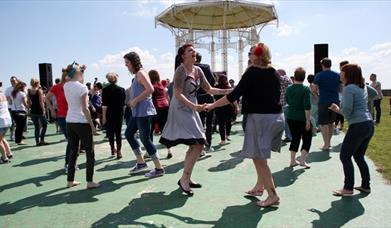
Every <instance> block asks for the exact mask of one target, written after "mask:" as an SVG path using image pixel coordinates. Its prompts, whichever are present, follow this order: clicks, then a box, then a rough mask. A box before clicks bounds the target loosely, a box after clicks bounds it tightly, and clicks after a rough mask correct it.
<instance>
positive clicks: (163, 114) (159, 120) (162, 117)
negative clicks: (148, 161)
mask: <svg viewBox="0 0 391 228" xmlns="http://www.w3.org/2000/svg"><path fill="white" fill-rule="evenodd" d="M156 113H157V114H156V115H154V116H153V118H152V130H151V140H152V142H153V131H154V130H155V125H156V124H158V125H159V129H160V132H163V129H164V126H165V125H166V122H167V117H168V107H167V108H159V109H156Z"/></svg>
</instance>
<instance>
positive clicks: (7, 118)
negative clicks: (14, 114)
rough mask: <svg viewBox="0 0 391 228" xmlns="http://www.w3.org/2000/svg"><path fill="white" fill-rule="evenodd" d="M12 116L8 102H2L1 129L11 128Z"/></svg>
mask: <svg viewBox="0 0 391 228" xmlns="http://www.w3.org/2000/svg"><path fill="white" fill-rule="evenodd" d="M11 125H12V121H11V115H10V113H9V111H8V101H1V102H0V128H7V127H11Z"/></svg>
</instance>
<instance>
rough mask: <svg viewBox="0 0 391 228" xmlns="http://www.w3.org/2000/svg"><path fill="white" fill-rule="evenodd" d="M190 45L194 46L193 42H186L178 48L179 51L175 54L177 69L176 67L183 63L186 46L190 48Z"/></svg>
mask: <svg viewBox="0 0 391 228" xmlns="http://www.w3.org/2000/svg"><path fill="white" fill-rule="evenodd" d="M188 47H193V45H192V44H185V45H183V46H182V47H180V48H179V49H178V53H177V55H176V56H175V70H176V68H178V67H179V66H180V65H181V63H183V59H182V55H183V54H185V51H186V48H188Z"/></svg>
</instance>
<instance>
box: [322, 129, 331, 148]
mask: <svg viewBox="0 0 391 228" xmlns="http://www.w3.org/2000/svg"><path fill="white" fill-rule="evenodd" d="M320 131H321V133H322V137H323V143H324V144H323V146H322V149H323V150H328V149H329V147H330V130H329V125H320Z"/></svg>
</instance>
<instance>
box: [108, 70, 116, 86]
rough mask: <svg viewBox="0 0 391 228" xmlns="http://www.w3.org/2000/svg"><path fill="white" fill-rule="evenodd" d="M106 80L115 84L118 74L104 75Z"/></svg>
mask: <svg viewBox="0 0 391 228" xmlns="http://www.w3.org/2000/svg"><path fill="white" fill-rule="evenodd" d="M106 79H107V81H109V82H110V83H113V84H115V83H117V81H118V74H117V73H115V72H109V73H107V74H106Z"/></svg>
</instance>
